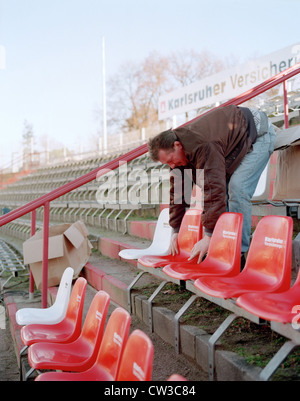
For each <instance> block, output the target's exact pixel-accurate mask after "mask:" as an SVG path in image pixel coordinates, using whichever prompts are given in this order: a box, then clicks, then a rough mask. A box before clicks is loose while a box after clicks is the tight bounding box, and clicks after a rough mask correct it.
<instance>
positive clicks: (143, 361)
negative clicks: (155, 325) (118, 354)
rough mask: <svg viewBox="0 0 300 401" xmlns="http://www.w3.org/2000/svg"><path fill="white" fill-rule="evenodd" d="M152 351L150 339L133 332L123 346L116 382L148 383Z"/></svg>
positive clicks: (138, 331)
mask: <svg viewBox="0 0 300 401" xmlns="http://www.w3.org/2000/svg"><path fill="white" fill-rule="evenodd" d="M153 351H154V348H153V344H152V341H151V340H150V338H149V337H148V336H147V335H146V334H145V333H144V332H143V331H141V330H138V329H137V330H134V331H133V332H132V333H131V335H130V336H129V338H128V341H127V344H126V346H125V350H124V353H123V356H122V360H121V364H120V368H119V372H118V375H117V381H150V380H151V378H152V368H153Z"/></svg>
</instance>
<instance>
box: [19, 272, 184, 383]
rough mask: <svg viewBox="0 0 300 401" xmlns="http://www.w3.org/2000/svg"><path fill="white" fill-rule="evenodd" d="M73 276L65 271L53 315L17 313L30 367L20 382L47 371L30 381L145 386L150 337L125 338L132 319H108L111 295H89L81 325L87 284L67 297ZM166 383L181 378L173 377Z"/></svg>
mask: <svg viewBox="0 0 300 401" xmlns="http://www.w3.org/2000/svg"><path fill="white" fill-rule="evenodd" d="M72 277H73V269H72V268H67V269H66V271H65V273H64V274H63V277H62V279H61V283H60V286H59V290H58V295H57V296H58V297H59V300H60V301H63V302H62V303H63V305H64V306H66V308H65V307H63V308H60V309H61V310H60V311H59V312H58V311H57V310H54V309H55V305H53V306H54V309H53V306H51V307H49V308H48V309H35V308H24V309H20V310H19V311H17V314H16V319H17V322H18V323H19V324H22V323H23V324H24V326H23V327H22V329H21V339H22V342H23V344H24V345H25V348H24V349H23V350H21V355H22V354H23V353H24V351H25V350H26V349H27V351H28V355H27V357H28V361H29V364H30V366H31V369H30V370H29V371H28V372H27V373H26V375H25V380H28V379H29V378H30V376H31V375H32V374H33V372H34V371H37V372H39V370H52V372H46V373H41V374H39V375H38V376H37V377H36V378H35V380H36V381H128V380H129V381H150V380H151V378H152V369H153V353H154V347H153V344H152V341H151V340H150V338H149V337H148V336H147V335H146V334H145V333H144V332H143V331H141V330H139V329H135V330H133V331H132V332H131V334H130V325H131V316H130V314H129V313H128V312H127V311H126V310H125V309H123V308H121V307H117V308H115V309H114V310H113V312H112V313H111V315H110V317H109V318H108V319H107V314H108V307H109V303H110V296H109V294H108V293H106V292H105V291H98V292H97V293H96V295H95V296H94V298H93V300H92V302H91V304H90V306H89V309H88V312H87V315H86V318H85V320H84V324H83V326H82V314H83V304H84V299H85V293H86V287H87V281H86V279H84V278H83V277H79V278H78V279H77V280H76V282H75V284H74V286H73V289H72V292H70V284H71V279H72ZM66 283H69V286H68V290H67V291H65V290H64V288H65V284H66ZM58 306H59V304H58ZM106 320H107V323H106ZM56 370H60V371H61V372H56ZM20 379H21V380H22V379H23V376H22V369H21V368H20ZM169 380H185V378H184V377H182V376H180V375H177V374H174V375H171V376H170V378H169Z"/></svg>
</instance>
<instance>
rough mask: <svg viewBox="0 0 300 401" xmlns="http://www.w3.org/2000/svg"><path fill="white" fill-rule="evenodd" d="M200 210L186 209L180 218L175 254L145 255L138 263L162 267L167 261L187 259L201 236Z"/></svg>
mask: <svg viewBox="0 0 300 401" xmlns="http://www.w3.org/2000/svg"><path fill="white" fill-rule="evenodd" d="M201 213H202V212H201V210H200V209H188V210H187V211H186V212H185V214H184V217H183V219H182V222H181V225H180V230H179V233H178V251H179V253H178V254H177V255H174V256H173V255H166V256H157V255H153V256H151V255H146V256H142V257H141V258H139V259H138V263H140V264H141V265H142V266H145V267H153V268H157V267H164V266H166V265H167V264H169V263H178V262H180V261H187V259H188V258H189V257H190V253H191V250H192V248H193V246H194V245H195V243H196V242H198V241H200V239H201V238H202V224H201Z"/></svg>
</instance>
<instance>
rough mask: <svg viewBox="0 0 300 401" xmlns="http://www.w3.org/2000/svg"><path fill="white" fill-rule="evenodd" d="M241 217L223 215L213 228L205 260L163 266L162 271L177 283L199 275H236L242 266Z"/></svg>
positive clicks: (228, 213) (236, 214)
mask: <svg viewBox="0 0 300 401" xmlns="http://www.w3.org/2000/svg"><path fill="white" fill-rule="evenodd" d="M242 228H243V215H242V214H241V213H230V212H226V213H223V214H222V215H221V216H220V217H219V219H218V221H217V223H216V225H215V228H214V231H213V234H212V237H211V241H210V245H209V249H208V252H207V256H206V258H205V259H204V260H203V261H202V262H201V263H195V259H193V260H192V261H189V262H179V263H177V264H175V263H172V264H170V265H166V266H165V267H164V268H163V272H164V273H166V274H167V275H168V276H170V277H172V278H176V279H179V280H184V281H185V280H196V279H197V278H198V277H201V276H226V277H232V276H236V275H237V274H239V272H240V266H241V241H242Z"/></svg>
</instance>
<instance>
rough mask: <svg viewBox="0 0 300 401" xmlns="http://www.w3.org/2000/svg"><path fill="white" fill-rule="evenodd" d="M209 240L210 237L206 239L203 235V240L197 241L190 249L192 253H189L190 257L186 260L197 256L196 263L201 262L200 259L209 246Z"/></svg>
mask: <svg viewBox="0 0 300 401" xmlns="http://www.w3.org/2000/svg"><path fill="white" fill-rule="evenodd" d="M210 239H211V237H208V236H207V235H205V236H204V238H202V239H201V240H200V241H198V242H197V243H196V244H195V245H194V247H193V249H192V252H191V256H190V257H189V258H188V260H192V259H194V258H195V257H196V256H197V255H199V258H198V262H197V263H200V262H202V259H203V257H204V255H205V254H206V252H207V251H208V247H209V244H210Z"/></svg>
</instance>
